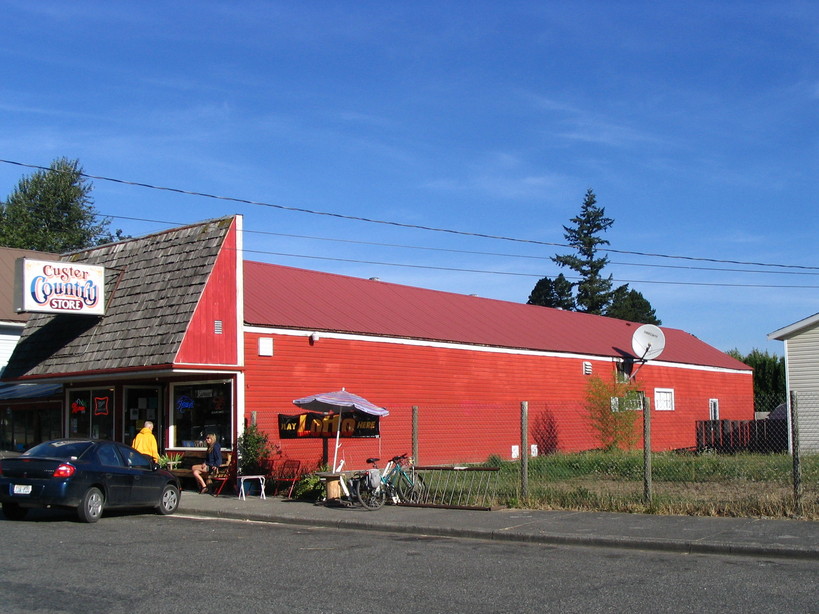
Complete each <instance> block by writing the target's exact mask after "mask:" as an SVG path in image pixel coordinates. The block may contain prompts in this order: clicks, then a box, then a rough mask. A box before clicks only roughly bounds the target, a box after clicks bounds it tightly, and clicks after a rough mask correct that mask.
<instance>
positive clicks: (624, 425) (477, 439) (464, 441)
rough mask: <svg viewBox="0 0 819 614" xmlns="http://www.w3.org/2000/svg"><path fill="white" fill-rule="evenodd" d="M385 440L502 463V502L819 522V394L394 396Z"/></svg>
mask: <svg viewBox="0 0 819 614" xmlns="http://www.w3.org/2000/svg"><path fill="white" fill-rule="evenodd" d="M658 405H659V406H658ZM643 407H648V408H649V412H648V418H649V420H648V425H646V421H645V420H644V416H645V415H646V412H645V410H644V409H643ZM407 433H412V436H411V439H410V440H408V439H407V437H408V436H407ZM646 437H647V438H648V441H650V442H651V445H650V449H651V452H650V453H649V454H647V453H646V452H645V450H644V445H643V441H644V438H646ZM378 445H379V447H380V448H382V449H383V455H384V456H385V457H386V456H389V455H391V454H401V453H404V452H410V451H411V453H412V454H413V455H414V456H415V462H416V463H417V464H419V465H422V466H423V465H427V466H429V465H435V466H446V465H449V466H459V467H463V466H473V467H493V468H497V469H498V472H497V477H496V478H495V482H494V485H493V493H492V497H493V499H494V503H495V504H497V505H525V506H527V507H535V508H543V509H579V510H597V511H622V512H655V513H666V514H692V515H716V516H754V517H756V516H765V517H802V518H809V519H819V394H811V393H800V394H795V393H794V394H792V395H791V397H790V399H776V398H757V399H756V406H755V407H747V406H741V405H740V404H736V405H732V403H731V402H730V400H726V399H701V400H699V401H694V402H685V401H683V400H681V399H677V400H674V399H673V398H672V399H668V398H661V397H655V398H653V399H644V398H642V397H640V398H638V399H637V400H636V401H635V400H634V399H615V398H612V399H605V401H604V402H598V403H596V404H595V403H591V402H590V401H589V400H586V401H581V402H578V403H574V404H572V403H562V404H557V405H555V404H550V403H549V402H546V401H533V400H530V401H521V402H519V403H462V404H458V405H441V406H433V405H429V406H403V407H402V406H395V405H394V406H391V415H390V417H389V418H388V419H385V420H384V421H383V422H382V433H381V440H380V441H379V444H378Z"/></svg>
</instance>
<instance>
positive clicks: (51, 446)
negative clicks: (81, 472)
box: [22, 441, 93, 460]
mask: <svg viewBox="0 0 819 614" xmlns="http://www.w3.org/2000/svg"><path fill="white" fill-rule="evenodd" d="M92 445H93V444H92V443H91V442H90V441H48V442H46V443H41V444H38V445H36V446H34V447H33V448H31V449H30V450H26V451H25V452H23V454H22V455H23V456H47V457H49V458H62V459H64V460H72V459H78V458H81V457H82V455H83V454H85V452H86V451H87V450H88V449H89V448H90V447H91V446H92Z"/></svg>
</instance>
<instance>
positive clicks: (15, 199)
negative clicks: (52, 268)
mask: <svg viewBox="0 0 819 614" xmlns="http://www.w3.org/2000/svg"><path fill="white" fill-rule="evenodd" d="M92 189H93V185H92V184H91V183H90V182H89V181H88V180H86V178H85V177H84V176H83V172H82V167H81V166H80V163H79V161H78V160H68V159H67V158H59V159H57V160H54V162H52V163H51V166H50V167H49V169H48V170H44V171H43V170H40V171H36V172H35V173H33V174H32V175H31V176H30V177H24V178H23V179H21V180H20V182H19V183H18V185H17V188H16V189H15V190H14V192H12V193H11V195H10V196H9V197H8V199H7V200H6V201H5V202H4V203H0V245H3V246H5V247H17V248H22V249H33V250H37V251H44V252H55V253H62V252H68V251H72V250H76V249H82V248H85V247H90V246H92V245H99V244H101V243H106V242H110V241H114V240H117V239H120V238H123V237H122V232H121V231H119V230H118V231H117V232H116V234H113V235H112V234H111V233H110V232H108V225H109V221H108V220H105V219H103V220H102V221H99V222H98V221H97V219H98V215H97V212H96V210H95V209H94V205H93V203H94V201H93V199H92V198H91V191H92Z"/></svg>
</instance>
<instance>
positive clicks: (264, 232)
mask: <svg viewBox="0 0 819 614" xmlns="http://www.w3.org/2000/svg"><path fill="white" fill-rule="evenodd" d="M106 217H110V218H114V219H124V220H132V221H139V222H152V223H157V224H167V225H168V226H179V225H183V224H184V222H171V221H166V220H153V219H147V218H137V217H126V216H119V215H109V216H106ZM243 232H244V233H245V234H258V235H265V236H275V237H289V238H295V239H308V240H313V241H328V242H335V243H349V244H354V245H369V246H376V247H397V248H402V249H414V250H426V251H434V252H446V253H455V254H472V255H480V256H499V257H505V258H522V259H531V260H550V259H551V258H550V257H548V256H530V255H527V254H509V253H503V252H485V251H475V250H462V249H453V248H444V247H426V246H419V245H403V244H399V243H380V242H375V241H360V240H355V239H339V238H334V237H316V236H311V235H300V234H292V233H283V232H272V231H268V230H249V229H244V230H243ZM244 251H245V252H248V253H257V254H267V255H271V256H285V257H290V258H307V259H315V260H330V261H338V262H350V263H357V264H374V265H382V266H395V267H407V268H425V269H433V270H444V271H459V272H468V273H488V274H493V275H510V276H521V277H537V278H540V277H543V275H542V274H535V273H515V272H509V271H491V270H481V269H463V268H454V267H439V266H427V265H413V264H401V263H392V262H376V261H368V260H354V259H343V258H338V257H329V256H314V255H305V254H289V253H283V252H268V251H264V250H249V249H245V250H244ZM609 264H614V265H619V266H636V267H647V268H663V269H682V270H688V271H719V272H729V273H762V274H766V275H819V273H812V272H808V271H765V270H755V269H734V268H724V267H699V266H682V265H673V264H647V263H635V262H609ZM568 279H581V278H580V277H569V278H568ZM616 281H627V280H616ZM632 283H655V284H658V283H669V284H670V283H680V284H684V285H691V284H693V283H695V282H688V283H685V282H670V281H667V282H660V281H632ZM703 285H707V284H703ZM711 285H719V284H711ZM738 285H740V286H741V284H738ZM749 287H754V286H749ZM759 287H773V288H812V287H813V286H779V285H774V286H759Z"/></svg>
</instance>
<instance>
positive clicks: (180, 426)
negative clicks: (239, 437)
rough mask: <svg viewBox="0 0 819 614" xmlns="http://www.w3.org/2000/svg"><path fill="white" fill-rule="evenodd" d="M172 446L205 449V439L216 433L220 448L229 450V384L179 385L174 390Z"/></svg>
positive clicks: (231, 444) (231, 443)
mask: <svg viewBox="0 0 819 614" xmlns="http://www.w3.org/2000/svg"><path fill="white" fill-rule="evenodd" d="M172 394H173V412H172V416H171V420H172V426H171V432H172V434H171V442H172V446H173V447H177V448H183V447H185V448H204V447H206V444H205V435H207V434H208V433H215V434H216V436H217V437H218V438H219V444H220V445H221V446H222V447H223V448H232V447H233V442H232V441H231V433H232V432H233V431H232V429H231V423H230V419H231V415H232V414H233V412H232V398H233V396H232V392H231V385H230V383H229V382H219V383H208V384H181V385H176V386H174V387H173V391H172Z"/></svg>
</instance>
